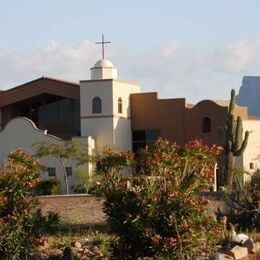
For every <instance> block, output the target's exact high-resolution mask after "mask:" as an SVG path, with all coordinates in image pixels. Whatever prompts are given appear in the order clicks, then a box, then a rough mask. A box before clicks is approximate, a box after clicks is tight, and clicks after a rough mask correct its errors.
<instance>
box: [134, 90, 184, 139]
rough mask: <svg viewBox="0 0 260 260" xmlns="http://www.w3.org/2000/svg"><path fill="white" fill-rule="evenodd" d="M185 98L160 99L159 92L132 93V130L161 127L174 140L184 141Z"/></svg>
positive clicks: (162, 133) (165, 135) (163, 135)
mask: <svg viewBox="0 0 260 260" xmlns="http://www.w3.org/2000/svg"><path fill="white" fill-rule="evenodd" d="M184 116H185V99H161V100H160V99H158V98H157V93H141V94H132V95H131V119H132V130H143V129H160V131H161V136H162V137H164V138H167V139H168V140H170V141H172V142H177V143H179V144H183V142H184V136H183V132H184Z"/></svg>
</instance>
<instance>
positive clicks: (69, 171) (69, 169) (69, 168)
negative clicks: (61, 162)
mask: <svg viewBox="0 0 260 260" xmlns="http://www.w3.org/2000/svg"><path fill="white" fill-rule="evenodd" d="M65 170H66V173H67V176H72V167H65Z"/></svg>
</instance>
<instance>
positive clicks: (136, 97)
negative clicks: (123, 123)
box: [130, 93, 248, 151]
mask: <svg viewBox="0 0 260 260" xmlns="http://www.w3.org/2000/svg"><path fill="white" fill-rule="evenodd" d="M130 98H131V125H132V137H133V150H134V151H136V150H138V149H139V148H140V147H144V146H145V145H147V144H151V143H153V142H154V141H155V140H156V139H157V138H158V137H163V138H166V139H168V140H170V141H171V142H176V143H177V144H180V145H183V144H185V143H187V142H189V141H191V140H194V139H201V140H203V142H204V143H206V144H219V142H220V140H219V133H218V129H219V128H220V127H223V126H224V125H225V120H226V117H227V112H228V105H229V102H228V101H211V100H203V101H201V102H199V103H198V104H196V105H190V104H186V101H185V99H158V96H157V93H140V94H132V95H131V97H130ZM235 114H236V115H240V116H241V117H242V119H247V117H248V115H247V108H246V107H239V106H236V107H235Z"/></svg>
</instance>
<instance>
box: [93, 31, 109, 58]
mask: <svg viewBox="0 0 260 260" xmlns="http://www.w3.org/2000/svg"><path fill="white" fill-rule="evenodd" d="M109 43H111V42H105V40H104V34H102V41H101V42H95V44H102V59H103V60H104V59H105V44H109Z"/></svg>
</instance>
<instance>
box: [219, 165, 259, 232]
mask: <svg viewBox="0 0 260 260" xmlns="http://www.w3.org/2000/svg"><path fill="white" fill-rule="evenodd" d="M234 187H235V188H233V189H232V190H230V191H226V192H225V194H224V199H225V201H226V202H227V205H228V206H229V209H230V212H229V214H228V215H227V217H228V220H229V221H230V222H231V223H232V224H233V225H235V226H237V229H241V230H249V231H252V230H256V231H258V232H259V231H260V204H259V203H260V171H259V170H258V171H256V172H255V173H254V174H253V175H252V177H251V179H250V181H248V182H246V183H243V182H242V181H241V180H240V181H239V182H238V183H237V184H236V185H234Z"/></svg>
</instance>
